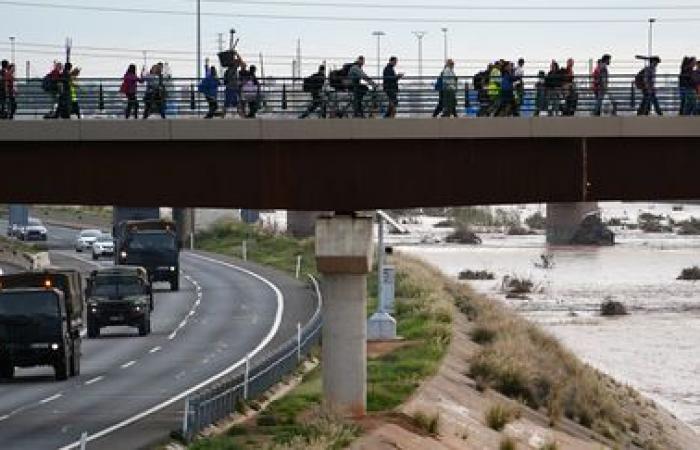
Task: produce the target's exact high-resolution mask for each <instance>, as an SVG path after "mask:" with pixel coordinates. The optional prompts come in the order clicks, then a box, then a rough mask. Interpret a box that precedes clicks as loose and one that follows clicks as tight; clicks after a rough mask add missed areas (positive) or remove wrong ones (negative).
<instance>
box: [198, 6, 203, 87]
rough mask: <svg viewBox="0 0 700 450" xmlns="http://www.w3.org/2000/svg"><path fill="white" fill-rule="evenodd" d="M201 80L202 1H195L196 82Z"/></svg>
mask: <svg viewBox="0 0 700 450" xmlns="http://www.w3.org/2000/svg"><path fill="white" fill-rule="evenodd" d="M201 78H202V0H197V82H199V80H200V79H201Z"/></svg>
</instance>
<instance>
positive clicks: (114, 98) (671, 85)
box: [15, 75, 681, 119]
mask: <svg viewBox="0 0 700 450" xmlns="http://www.w3.org/2000/svg"><path fill="white" fill-rule="evenodd" d="M259 81H260V87H259V91H258V94H257V95H256V96H255V97H254V98H253V99H252V100H253V101H255V102H256V104H257V105H258V107H259V111H258V114H257V116H258V117H262V118H295V117H299V116H300V115H301V114H302V113H303V112H304V111H305V110H306V109H307V107H308V106H309V105H310V103H311V94H310V93H308V92H304V91H303V79H298V78H261V79H260V80H259ZM376 82H377V86H378V87H377V89H376V90H375V89H372V88H369V90H368V92H367V94H366V95H365V96H364V98H363V103H362V105H363V110H364V113H365V115H366V116H369V117H380V116H382V115H383V113H384V112H385V111H386V108H387V105H388V98H387V95H386V93H385V92H384V91H383V88H382V83H381V80H380V79H378V80H376ZM435 82H436V78H435V77H423V78H418V77H406V78H404V79H402V80H401V81H400V83H399V93H398V102H399V106H398V117H431V115H432V113H433V111H434V109H435V106H436V105H437V103H438V99H439V92H438V91H436V89H435ZM542 82H543V80H541V79H538V78H537V77H525V78H524V89H523V90H522V91H520V92H518V91H517V90H516V98H517V99H518V100H517V102H518V112H519V114H520V115H522V116H532V115H535V114H541V115H547V114H548V113H549V112H550V111H551V113H552V114H554V115H565V113H566V112H567V111H570V112H572V113H573V115H578V116H586V115H591V114H592V113H593V111H594V108H595V103H596V98H595V94H594V92H593V89H592V86H593V80H592V78H591V77H590V76H577V77H575V80H574V83H573V85H572V87H571V88H555V89H547V88H544V87H542V86H540V85H539V84H540V83H542ZM121 83H122V80H121V79H117V78H100V79H94V78H84V79H82V78H81V79H78V80H77V81H76V85H77V90H76V94H77V95H76V101H77V103H78V104H79V105H80V110H81V115H82V118H84V119H118V118H122V117H124V115H125V109H126V104H127V101H126V97H125V96H124V95H123V94H122V93H120V87H121ZM16 84H17V91H18V94H17V96H16V101H17V113H16V116H15V118H17V119H41V118H43V117H44V116H45V115H46V114H47V112H49V111H50V110H52V109H53V108H54V106H55V103H56V101H55V99H54V98H52V96H51V95H50V94H49V93H47V92H44V91H43V89H42V80H41V79H29V80H18V81H17V83H16ZM164 86H165V89H166V92H167V96H166V97H165V100H164V105H165V113H166V116H167V117H168V118H170V119H189V118H201V117H204V116H205V115H206V113H207V111H208V105H207V101H206V99H205V97H204V95H202V94H201V93H200V92H198V83H197V81H196V80H194V79H191V78H166V79H165V80H164ZM145 90H146V89H145V87H144V86H143V85H139V87H138V96H137V98H138V101H139V104H140V108H139V113H140V114H141V116H142V113H143V111H144V102H145V100H144V94H145ZM456 92H457V112H458V114H459V115H460V116H477V115H479V111H480V108H481V105H480V103H482V102H483V103H488V102H486V101H485V100H491V105H492V107H493V103H494V100H495V97H492V98H489V96H488V95H487V94H488V92H487V91H482V92H481V94H480V92H479V91H477V90H475V89H474V79H473V77H459V78H458V88H457V91H456ZM608 93H609V96H608V97H607V98H606V99H605V101H604V102H603V111H604V113H605V112H610V110H611V106H612V105H611V102H610V99H613V100H614V101H615V103H616V106H617V112H618V114H621V115H632V114H636V111H637V108H638V107H639V105H640V103H641V101H642V92H641V91H640V90H639V89H636V88H635V86H634V76H633V75H611V76H610V85H609V90H608ZM656 95H657V98H658V100H659V103H660V106H661V110H662V111H663V113H664V114H669V115H675V114H678V113H679V110H680V106H681V92H680V89H679V87H678V76H676V75H659V76H658V77H657V80H656ZM225 96H226V94H225V88H224V87H223V86H220V87H219V90H218V98H217V99H218V111H219V112H221V111H222V108H223V106H224V100H225ZM496 97H497V96H496ZM321 100H322V105H321V106H322V107H321V108H319V111H322V113H319V112H316V113H315V116H316V117H319V116H321V114H322V115H323V116H324V117H329V118H333V117H349V116H352V115H353V93H352V90H351V89H350V90H337V89H333V88H331V87H330V86H329V85H328V83H326V85H325V86H324V89H323V91H322V96H321ZM480 100H482V102H480ZM233 109H234V108H229V109H228V116H229V117H232V116H236V115H237V114H236V112H235V111H233ZM483 111H485V109H482V112H483ZM493 113H494V111H491V114H489V115H493ZM152 114H153V115H158V112H157V111H153V112H152ZM141 116H140V117H141ZM74 117H75V116H74Z"/></svg>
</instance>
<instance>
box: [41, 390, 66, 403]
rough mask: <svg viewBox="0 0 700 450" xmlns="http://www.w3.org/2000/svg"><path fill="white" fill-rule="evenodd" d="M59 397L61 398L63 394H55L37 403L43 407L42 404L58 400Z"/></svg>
mask: <svg viewBox="0 0 700 450" xmlns="http://www.w3.org/2000/svg"><path fill="white" fill-rule="evenodd" d="M61 397H63V394H60V393H59V394H56V395H52V396H51V397H47V398H45V399H43V400H41V401H40V402H39V403H40V404H42V405H43V404H45V403H48V402H52V401H54V400H57V399H59V398H61Z"/></svg>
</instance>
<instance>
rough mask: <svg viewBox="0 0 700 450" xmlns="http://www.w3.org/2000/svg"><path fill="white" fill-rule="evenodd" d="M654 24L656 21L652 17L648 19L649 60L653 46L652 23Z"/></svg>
mask: <svg viewBox="0 0 700 450" xmlns="http://www.w3.org/2000/svg"><path fill="white" fill-rule="evenodd" d="M655 22H656V19H654V18H653V17H651V18H649V55H648V56H649V58H651V56H652V53H653V44H654V41H653V39H654V23H655Z"/></svg>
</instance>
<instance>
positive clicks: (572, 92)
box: [561, 58, 578, 116]
mask: <svg viewBox="0 0 700 450" xmlns="http://www.w3.org/2000/svg"><path fill="white" fill-rule="evenodd" d="M561 74H562V77H561V79H562V87H561V91H562V96H563V99H564V107H563V109H562V114H563V115H565V116H573V115H575V114H576V109H577V108H578V92H577V90H576V76H575V74H574V60H573V58H569V59H567V60H566V68H565V69H562V70H561Z"/></svg>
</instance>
